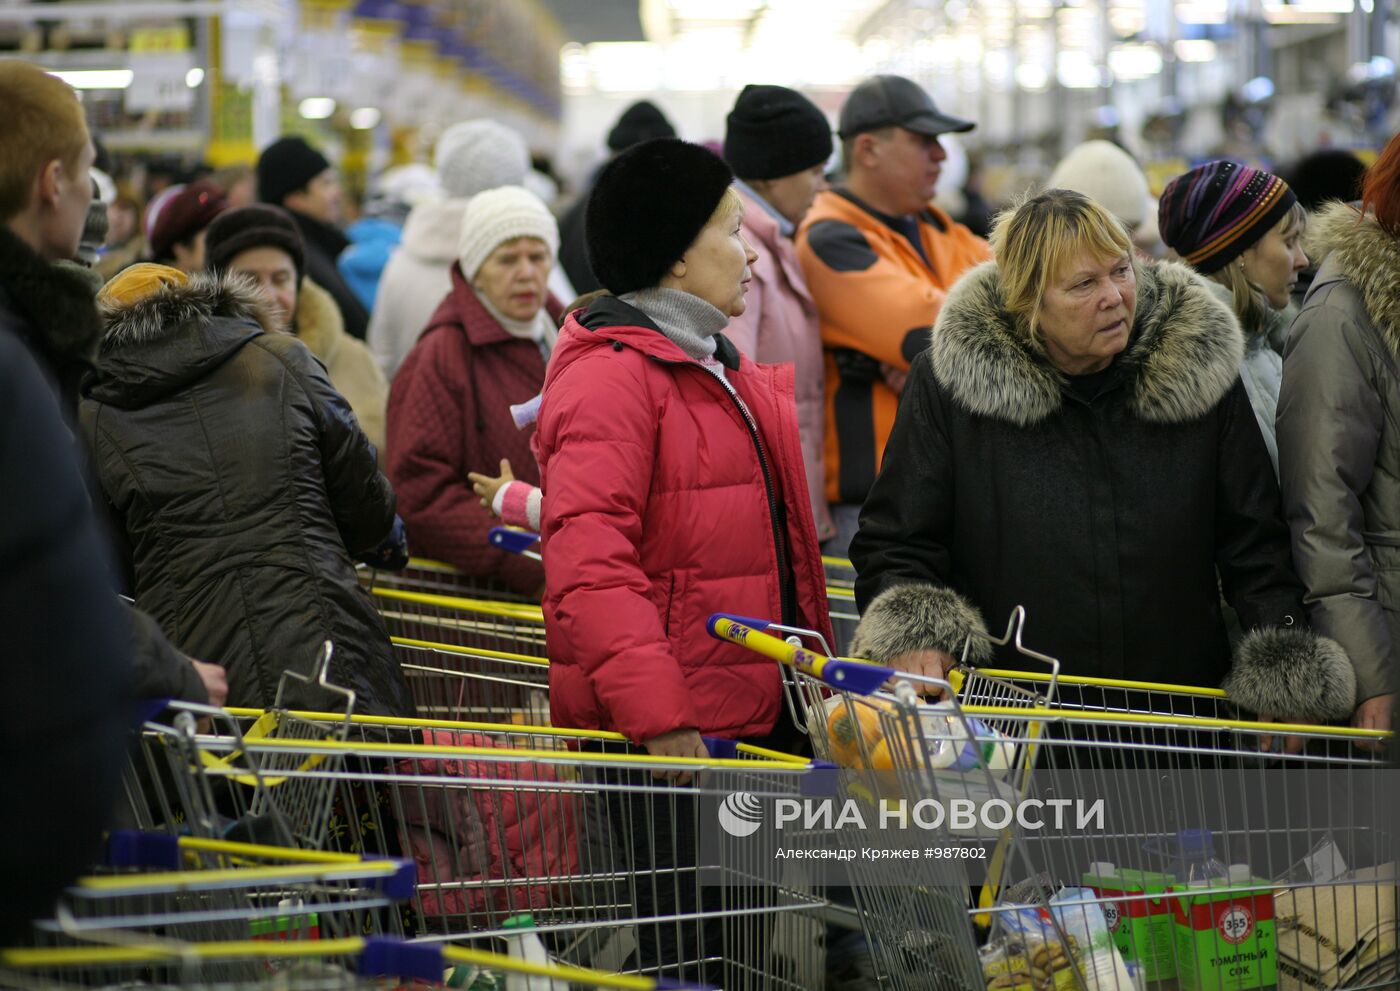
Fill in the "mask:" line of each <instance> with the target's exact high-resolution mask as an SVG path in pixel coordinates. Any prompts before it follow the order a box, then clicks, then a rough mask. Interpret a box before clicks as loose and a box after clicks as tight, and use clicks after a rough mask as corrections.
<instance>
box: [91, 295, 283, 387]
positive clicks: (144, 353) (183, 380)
mask: <svg viewBox="0 0 1400 991" xmlns="http://www.w3.org/2000/svg"><path fill="white" fill-rule="evenodd" d="M103 315H104V316H105V317H106V320H107V330H106V335H105V336H104V337H103V339H102V352H101V357H100V359H99V360H98V365H97V379H96V381H95V382H94V383H93V384H92V385H91V386H90V387H89V389H88V395H89V396H91V397H92V398H93V399H97V400H99V401H101V402H106V403H111V404H112V405H114V406H118V407H121V408H124V409H132V408H137V407H140V406H144V405H147V404H149V403H151V402H154V401H156V400H157V399H160V398H162V397H164V396H167V395H169V394H170V393H172V392H175V391H177V390H178V389H181V388H184V387H185V386H187V385H189V384H190V383H191V382H195V381H197V380H199V379H201V378H203V377H204V376H205V375H208V374H209V372H211V371H213V370H214V369H215V368H217V367H218V366H219V365H221V364H223V363H224V362H225V361H227V360H228V359H229V357H231V356H232V355H233V354H234V352H236V351H237V350H238V349H239V348H241V347H242V346H243V345H244V344H246V343H248V341H250V340H252V339H253V338H254V337H257V336H258V335H259V334H262V333H264V332H271V331H272V330H273V329H274V321H273V318H272V316H271V314H270V311H269V309H268V307H267V304H266V303H265V302H264V300H263V297H262V294H261V293H260V292H259V291H258V289H257V287H256V286H255V285H254V284H253V282H252V281H250V280H248V279H247V278H246V277H243V276H237V275H222V276H215V275H210V274H207V273H197V274H195V275H192V276H190V281H189V282H188V283H187V284H185V285H166V286H164V287H162V288H161V289H160V290H159V291H158V292H156V293H154V294H152V295H151V296H148V297H147V298H145V299H143V300H141V301H140V302H139V303H136V304H135V305H133V306H127V307H121V308H119V309H106V308H104V310H103Z"/></svg>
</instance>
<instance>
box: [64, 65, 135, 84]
mask: <svg viewBox="0 0 1400 991" xmlns="http://www.w3.org/2000/svg"><path fill="white" fill-rule="evenodd" d="M49 75H51V76H57V77H58V78H59V79H62V80H63V81H64V82H65V83H67V84H68V85H69V86H72V87H73V88H74V89H126V88H127V87H128V86H130V85H131V80H132V79H133V78H134V77H135V75H136V74H135V73H134V72H132V71H131V70H130V69H63V70H61V71H54V70H50V72H49Z"/></svg>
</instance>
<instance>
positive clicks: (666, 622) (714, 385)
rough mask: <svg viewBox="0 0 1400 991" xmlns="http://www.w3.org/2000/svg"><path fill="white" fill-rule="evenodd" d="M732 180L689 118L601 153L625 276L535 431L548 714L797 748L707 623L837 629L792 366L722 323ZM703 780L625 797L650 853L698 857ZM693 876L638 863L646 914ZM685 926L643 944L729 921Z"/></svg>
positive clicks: (670, 744)
mask: <svg viewBox="0 0 1400 991" xmlns="http://www.w3.org/2000/svg"><path fill="white" fill-rule="evenodd" d="M732 181H733V176H732V174H731V173H730V171H729V168H728V166H726V165H725V164H724V162H723V161H721V160H720V159H719V158H718V157H717V156H715V155H713V154H711V153H710V152H708V151H706V150H705V149H703V148H700V147H699V146H697V145H692V144H687V143H685V142H683V141H678V140H676V139H674V138H663V139H659V140H655V141H649V142H645V143H643V144H640V145H637V146H635V147H633V148H631V149H629V150H628V151H626V152H623V153H622V154H621V155H619V156H617V157H616V158H615V159H613V161H612V162H611V163H609V165H608V166H607V167H606V168H605V169H604V170H603V172H602V174H601V175H600V177H599V179H598V183H597V185H596V186H595V187H594V189H593V194H592V197H591V199H590V201H589V205H588V208H587V209H588V212H587V218H586V227H587V231H588V250H589V257H590V259H591V261H592V264H593V270H594V272H595V273H596V274H597V275H598V277H599V279H600V280H601V281H602V282H603V284H604V286H605V287H606V288H607V289H608V290H609V291H610V292H611V293H613V294H614V295H611V296H605V297H603V298H601V299H598V300H596V301H595V302H594V303H592V304H591V305H590V306H588V307H587V309H584V310H580V311H576V312H574V313H573V314H571V315H570V317H569V318H568V320H567V321H566V322H565V324H564V327H563V329H562V330H561V332H560V335H559V343H558V345H557V347H556V349H555V352H554V355H553V358H552V359H551V361H550V366H549V372H548V374H547V376H546V379H545V387H544V397H543V401H542V404H541V407H540V418H539V428H538V433H537V436H536V454H537V457H538V460H539V467H540V479H541V488H542V489H543V490H544V505H543V516H542V521H541V522H542V535H543V540H544V547H543V550H544V560H545V599H544V614H545V629H546V634H547V637H548V647H549V656H550V661H551V664H550V684H549V688H550V712H551V716H552V718H553V721H554V723H555V724H556V725H559V726H568V727H581V728H596V729H607V730H616V731H618V732H620V733H623V734H624V735H626V736H627V737H628V738H629V739H630V740H632V741H633V743H635V744H639V745H640V746H642V747H644V748H645V749H646V751H647V752H648V753H651V754H654V755H661V756H671V757H704V756H706V754H707V751H706V748H705V745H704V743H703V742H702V740H701V736H702V735H707V736H720V737H726V738H731V739H746V740H756V741H762V742H770V743H776V744H777V745H779V746H780V747H781V746H783V745H784V744H788V746H789V749H790V738H786V739H785V738H784V737H785V731H787V730H788V729H790V727H787V726H785V725H780V716H781V715H782V714H783V707H782V704H781V689H780V683H779V675H778V671H777V669H776V666H775V665H774V664H773V663H772V662H771V661H767V660H764V659H763V658H760V657H758V656H757V655H756V654H753V653H750V652H748V651H746V650H744V649H743V648H740V647H736V646H734V645H732V644H726V643H720V642H718V641H716V640H713V639H711V638H710V637H709V636H708V635H707V634H706V630H705V623H706V619H707V618H708V617H709V615H710V614H711V613H714V612H721V611H727V612H738V613H741V614H745V615H763V616H767V617H771V618H773V619H781V620H784V621H786V622H789V623H793V624H798V625H803V626H809V627H814V628H816V629H819V630H821V631H822V632H823V633H825V634H826V635H827V636H828V637H829V636H830V622H829V620H828V618H827V613H826V597H825V579H824V575H823V572H822V564H821V556H820V555H821V551H820V548H819V547H818V545H817V535H816V530H815V528H814V526H813V523H812V510H811V504H810V501H809V500H808V498H807V481H806V477H805V475H804V473H803V467H802V454H801V445H800V442H799V440H798V432H797V416H796V411H795V407H794V404H793V375H792V368H791V366H788V365H780V366H770V365H755V364H754V363H753V362H752V361H751V360H749V359H748V358H747V357H744V356H743V355H742V354H740V352H739V351H738V349H737V348H735V347H734V345H733V344H731V343H730V342H729V341H728V340H727V339H726V338H725V337H724V334H723V331H724V329H725V327H726V326H728V324H729V320H730V318H731V317H733V316H735V315H736V314H739V313H742V312H743V309H744V293H745V291H746V286H747V283H748V281H749V278H750V266H751V265H752V263H753V261H754V257H755V256H754V253H753V251H752V249H751V248H750V247H749V245H748V244H747V242H746V241H745V240H744V236H743V233H742V231H741V229H740V225H741V223H742V220H743V208H742V204H741V202H740V200H739V198H738V195H737V194H736V193H735V192H734V190H733V188H732V185H731V183H732ZM783 722H784V723H785V722H786V720H785V719H784V720H783ZM674 778H675V779H676V780H677V783H679V784H684V783H685V776H683V775H674ZM688 802H689V800H688V798H687V797H686V796H685V794H684V793H678V794H677V796H676V797H675V798H673V799H671V800H669V801H655V802H642V801H629V800H628V796H626V795H616V794H614V795H613V796H612V797H610V798H609V799H608V800H607V805H608V813H609V815H610V817H611V819H612V821H613V823H614V826H615V828H617V829H618V830H619V832H622V833H625V834H628V835H629V836H630V840H631V844H630V845H631V847H632V849H633V857H634V867H635V868H636V869H637V872H638V873H640V874H643V875H644V876H645V875H646V874H647V873H648V872H649V871H650V870H651V869H652V868H656V867H661V868H664V867H670V866H675V867H678V868H683V867H685V866H687V858H688V857H689V858H693V857H694V849H695V842H694V836H693V833H692V830H693V822H694V820H693V815H694V811H693V806H691V805H689V804H688ZM671 817H674V818H673V819H672V821H669V822H667V821H663V820H666V819H668V818H671ZM689 862H691V863H693V860H692V861H689ZM676 883H677V882H676V880H675V875H668V874H665V873H661V874H657V875H656V876H655V877H647V878H646V880H645V881H639V882H638V884H637V891H636V897H637V901H638V906H637V907H638V911H639V914H643V915H645V914H647V913H648V910H649V909H654V908H657V907H658V906H659V907H663V914H664V911H666V910H669V911H672V912H673V911H675V906H676V905H677V903H678V902H679V904H681V905H686V904H688V901H687V899H689V898H696V897H698V898H699V901H700V903H701V904H705V899H706V897H707V894H706V893H704V892H701V893H699V894H698V895H697V893H696V892H695V891H694V890H693V887H692V889H691V890H690V891H689V892H687V891H685V890H682V891H679V892H677V891H671V890H667V889H668V886H670V885H675V884H676ZM691 884H692V886H693V881H692V882H691ZM653 903H654V904H653ZM666 906H669V909H666V908H665V907H666ZM687 928H688V926H687V925H679V926H677V925H671V926H655V927H653V926H643V927H641V930H640V934H639V938H638V955H639V958H640V964H641V965H642V966H658V967H661V968H662V969H663V972H665V973H667V974H668V976H669V975H670V974H672V973H675V972H676V968H675V965H676V963H677V961H678V959H679V956H680V954H682V953H683V952H685V950H684V948H685V947H687V946H689V947H695V946H697V945H699V944H703V945H704V947H705V948H706V949H707V951H708V950H710V949H711V948H712V941H713V937H714V936H715V934H716V928H717V927H716V926H714V925H710V926H706V927H705V928H704V929H703V934H702V935H701V936H700V937H699V939H698V940H697V938H696V934H695V933H694V931H693V927H689V928H690V929H691V931H690V932H687V931H686V930H687ZM690 973H691V974H693V973H694V972H693V971H692V972H690Z"/></svg>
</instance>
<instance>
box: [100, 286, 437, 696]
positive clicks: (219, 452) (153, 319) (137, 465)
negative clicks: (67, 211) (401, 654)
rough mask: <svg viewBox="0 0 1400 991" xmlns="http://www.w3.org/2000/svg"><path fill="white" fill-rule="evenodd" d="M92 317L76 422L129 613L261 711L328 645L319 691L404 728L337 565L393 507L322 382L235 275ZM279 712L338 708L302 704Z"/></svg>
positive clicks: (350, 576) (375, 637) (382, 638)
mask: <svg viewBox="0 0 1400 991" xmlns="http://www.w3.org/2000/svg"><path fill="white" fill-rule="evenodd" d="M105 315H106V317H107V328H106V334H105V337H104V338H103V341H102V351H101V355H100V359H99V362H98V371H97V377H96V380H95V381H94V382H93V383H92V384H91V385H90V386H89V387H88V388H87V389H86V392H85V396H84V399H83V402H82V406H81V422H82V429H83V431H84V433H85V434H86V435H87V438H88V442H89V445H90V446H91V449H92V453H93V459H94V461H95V463H96V467H97V472H98V477H99V481H100V483H101V487H102V490H103V493H104V495H105V496H106V498H107V501H108V502H109V504H110V505H111V508H112V513H113V517H114V519H116V520H117V521H118V523H119V526H120V528H121V530H122V531H123V535H124V536H125V538H126V542H127V545H128V546H127V551H128V555H129V561H128V563H129V565H130V567H131V569H132V573H133V582H134V592H135V596H136V601H137V604H138V605H140V606H141V607H142V608H144V609H146V610H148V611H149V612H151V613H152V614H153V615H154V616H155V617H156V618H157V619H158V620H159V621H160V624H161V626H162V627H163V628H164V629H165V630H166V632H167V633H168V634H169V635H170V637H171V639H172V640H173V641H174V642H175V643H177V644H178V645H179V646H180V647H181V649H183V650H184V651H186V652H187V653H189V654H190V655H192V656H194V657H198V658H201V659H204V660H209V661H212V662H217V663H220V664H222V665H223V666H224V667H225V668H226V669H227V670H228V675H229V699H228V704H229V705H234V706H255V707H257V706H266V705H271V704H272V702H273V700H274V698H275V696H276V692H277V686H278V681H279V677H280V675H281V673H282V671H283V670H284V669H286V668H288V667H293V668H296V669H298V670H300V671H307V670H309V669H310V667H311V665H312V663H313V662H314V660H315V658H316V656H317V653H318V650H319V648H320V645H321V643H322V642H323V641H325V640H330V641H332V642H333V643H334V645H335V656H334V660H333V661H332V665H331V681H333V682H334V683H336V684H339V685H342V686H344V687H347V688H351V689H353V690H354V691H355V693H356V695H357V701H356V710H357V711H359V712H368V713H377V714H381V715H410V714H412V713H413V703H412V698H411V695H410V692H409V690H408V686H407V684H406V682H405V681H404V677H403V674H402V672H401V671H400V669H399V666H398V663H397V661H396V660H395V658H394V655H393V649H392V646H391V645H390V643H389V638H388V635H387V634H386V632H385V629H384V624H383V622H382V620H381V619H380V617H379V614H378V612H377V611H376V610H375V607H374V603H373V602H372V600H371V599H370V596H369V595H368V593H366V592H365V591H364V590H363V589H362V588H361V587H360V585H359V583H358V581H357V580H356V577H355V567H354V564H353V563H352V555H353V556H358V555H359V554H361V553H364V552H368V551H370V550H373V549H374V548H375V547H376V545H378V544H379V543H380V541H382V540H383V539H384V538H385V537H386V536H387V535H388V534H389V531H390V528H391V527H392V526H393V522H394V493H393V490H392V489H391V488H390V487H389V482H388V480H387V479H386V478H385V477H384V476H383V475H382V474H380V472H379V469H378V467H377V465H376V459H375V452H374V448H373V447H372V446H371V445H370V443H369V441H368V440H366V439H365V435H364V433H363V432H362V431H361V430H360V428H359V425H358V424H357V423H356V421H355V417H354V415H353V414H352V413H351V411H350V407H349V406H348V405H347V404H346V402H345V400H344V399H343V398H341V396H340V395H339V394H338V393H337V392H336V391H335V390H334V389H333V388H332V387H331V384H330V380H329V379H328V378H327V377H326V372H325V369H324V368H323V367H322V366H321V364H320V363H319V362H318V361H316V359H315V358H314V357H312V355H311V352H309V351H308V350H307V349H306V346H305V345H303V344H302V343H301V342H300V341H298V340H297V339H296V338H295V337H292V336H290V335H287V334H279V333H266V332H265V331H264V327H263V324H262V322H261V321H262V320H263V319H264V318H265V317H264V312H263V309H262V304H261V301H260V297H259V296H258V295H257V294H256V290H255V289H254V288H253V287H252V285H251V283H248V282H243V281H240V280H239V279H238V278H237V277H223V278H216V277H214V276H208V275H195V276H193V277H191V279H190V282H189V284H188V285H182V286H166V287H164V288H163V289H161V290H160V291H159V292H157V293H156V294H154V295H152V296H150V297H147V298H146V299H144V300H142V301H140V302H138V303H136V304H134V305H132V306H129V307H125V308H122V309H117V310H114V311H111V312H108V313H107V314H105ZM289 701H290V704H291V705H292V706H293V707H294V708H314V707H316V706H319V705H335V704H336V700H335V699H333V698H330V697H326V696H324V695H323V694H322V693H320V692H315V691H309V690H306V689H300V690H299V691H297V692H296V693H294V695H293V696H291V697H289ZM337 707H338V708H343V707H344V703H343V701H341V702H340V703H339V705H338V706H337Z"/></svg>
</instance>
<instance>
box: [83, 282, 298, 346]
mask: <svg viewBox="0 0 1400 991" xmlns="http://www.w3.org/2000/svg"><path fill="white" fill-rule="evenodd" d="M101 309H102V316H103V319H104V320H105V321H106V324H107V331H106V335H105V336H104V337H103V338H102V353H103V354H104V355H106V354H111V353H112V352H113V351H116V350H118V349H120V348H124V347H128V346H130V345H134V344H148V343H151V342H153V341H159V340H164V339H166V338H169V337H174V336H175V335H176V334H177V333H179V331H180V330H181V328H183V327H185V326H187V325H188V324H190V323H208V322H209V321H210V320H211V319H213V318H214V317H233V318H235V319H241V320H252V321H254V322H256V323H257V324H259V325H260V326H261V327H262V328H263V330H265V331H267V332H268V333H274V332H276V330H277V318H276V317H275V316H273V313H272V307H271V306H270V305H269V304H268V302H267V300H266V298H265V297H264V296H263V294H262V291H261V290H259V289H258V286H257V283H255V282H254V281H253V280H252V279H250V278H249V277H248V276H246V275H235V274H224V275H213V274H210V273H208V272H196V273H195V274H194V275H191V276H190V281H189V282H188V283H186V284H184V285H175V284H173V283H170V284H166V285H164V286H162V287H161V288H160V289H159V290H157V291H156V292H154V293H152V294H151V295H150V296H147V297H146V298H145V299H143V300H141V301H139V302H137V303H135V304H133V305H131V306H122V307H107V306H103V307H102V308H101Z"/></svg>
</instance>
